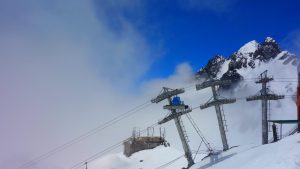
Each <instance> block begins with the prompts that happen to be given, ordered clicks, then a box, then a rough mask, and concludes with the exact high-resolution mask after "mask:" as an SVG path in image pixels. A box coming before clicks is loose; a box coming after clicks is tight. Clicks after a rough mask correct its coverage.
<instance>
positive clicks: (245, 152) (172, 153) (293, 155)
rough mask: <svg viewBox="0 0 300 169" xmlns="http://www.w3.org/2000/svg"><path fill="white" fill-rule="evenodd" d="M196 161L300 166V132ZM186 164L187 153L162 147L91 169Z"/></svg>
mask: <svg viewBox="0 0 300 169" xmlns="http://www.w3.org/2000/svg"><path fill="white" fill-rule="evenodd" d="M202 157H203V156H202ZM196 160H197V161H198V163H196V164H195V165H193V166H192V167H191V169H206V168H209V169H299V168H300V134H295V135H292V136H289V137H286V138H284V139H283V140H280V141H279V142H277V143H272V144H268V145H253V144H252V145H243V146H239V147H234V148H232V149H230V150H228V151H227V152H223V153H221V154H219V155H218V156H217V157H216V158H214V162H213V163H212V162H211V158H210V157H207V158H204V159H202V160H201V159H200V158H198V159H196ZM186 164H187V162H186V160H185V158H184V157H183V152H180V151H178V150H175V149H173V148H170V147H163V146H160V147H157V148H155V149H153V150H144V151H140V152H138V153H136V154H134V155H133V156H131V157H129V158H127V157H126V156H124V155H123V154H122V153H119V154H110V155H107V156H105V157H103V158H101V159H98V160H96V161H95V162H93V163H91V164H90V165H89V169H159V168H160V169H162V168H164V169H181V168H182V167H184V166H186Z"/></svg>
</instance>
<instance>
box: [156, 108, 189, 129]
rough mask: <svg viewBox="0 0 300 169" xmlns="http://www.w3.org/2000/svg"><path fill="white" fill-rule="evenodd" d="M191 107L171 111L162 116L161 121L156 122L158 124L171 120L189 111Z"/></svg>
mask: <svg viewBox="0 0 300 169" xmlns="http://www.w3.org/2000/svg"><path fill="white" fill-rule="evenodd" d="M191 111H192V109H190V108H189V109H186V110H183V111H180V112H177V113H171V114H170V115H169V116H167V117H165V118H163V119H162V120H161V121H159V122H158V124H159V125H161V124H163V123H166V122H168V121H170V120H173V119H174V118H177V117H180V116H182V115H185V114H187V113H189V112H191Z"/></svg>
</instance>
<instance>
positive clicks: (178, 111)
mask: <svg viewBox="0 0 300 169" xmlns="http://www.w3.org/2000/svg"><path fill="white" fill-rule="evenodd" d="M182 93H184V89H183V88H181V89H170V88H166V87H163V90H162V91H161V93H160V94H159V95H158V96H157V97H156V98H154V99H152V100H151V102H152V103H159V102H161V101H163V100H165V99H167V100H168V102H169V105H165V106H164V107H163V108H164V109H167V110H170V111H171V114H170V115H169V116H167V117H165V118H164V119H162V120H161V121H159V122H158V124H159V125H161V124H163V123H166V122H168V121H170V120H173V119H174V121H175V125H176V127H177V130H178V133H179V137H180V140H181V143H182V146H183V149H184V152H185V157H186V159H187V161H188V168H189V167H191V166H192V165H194V164H195V162H194V160H193V157H192V153H191V150H190V147H189V145H188V137H187V134H186V131H185V128H184V125H183V123H182V120H181V116H182V115H184V114H187V113H189V112H191V111H192V109H190V108H189V106H187V105H185V104H184V103H183V102H182V101H180V98H179V97H178V96H177V95H179V94H182Z"/></svg>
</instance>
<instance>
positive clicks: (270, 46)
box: [254, 37, 281, 62]
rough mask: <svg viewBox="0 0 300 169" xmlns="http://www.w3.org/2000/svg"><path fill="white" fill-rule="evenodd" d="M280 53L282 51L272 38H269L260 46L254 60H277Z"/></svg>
mask: <svg viewBox="0 0 300 169" xmlns="http://www.w3.org/2000/svg"><path fill="white" fill-rule="evenodd" d="M280 52H281V50H280V48H279V46H278V44H277V43H276V41H275V40H274V39H272V38H270V37H267V38H266V39H265V41H264V42H263V43H262V44H261V45H260V46H259V48H258V50H256V51H255V53H254V58H255V59H259V60H260V61H264V62H267V61H269V60H270V59H272V58H275V57H276V56H277V55H278V54H279V53H280Z"/></svg>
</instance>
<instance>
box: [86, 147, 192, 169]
mask: <svg viewBox="0 0 300 169" xmlns="http://www.w3.org/2000/svg"><path fill="white" fill-rule="evenodd" d="M183 154H184V153H183V152H181V151H178V150H176V149H173V148H170V147H164V146H160V147H157V148H155V149H152V150H144V151H140V152H137V153H135V154H133V155H132V156H130V157H129V158H127V157H126V156H124V155H123V154H122V153H119V154H110V155H107V156H105V157H103V158H101V159H99V160H96V161H95V162H93V163H91V164H90V165H89V169H155V168H158V167H163V165H164V164H166V162H170V161H172V160H174V159H178V160H176V161H174V163H172V164H171V165H168V166H166V167H165V168H166V169H176V168H178V166H186V164H187V162H186V160H185V158H184V157H183Z"/></svg>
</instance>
